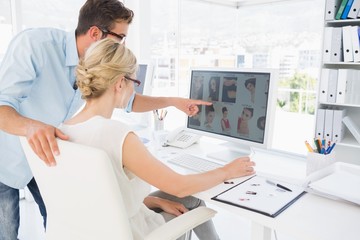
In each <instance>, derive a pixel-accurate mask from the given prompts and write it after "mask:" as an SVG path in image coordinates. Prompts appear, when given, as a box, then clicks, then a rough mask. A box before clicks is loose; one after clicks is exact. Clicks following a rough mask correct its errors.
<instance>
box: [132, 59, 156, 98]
mask: <svg viewBox="0 0 360 240" xmlns="http://www.w3.org/2000/svg"><path fill="white" fill-rule="evenodd" d="M138 66H139V67H138V70H137V72H136V78H137V79H138V80H140V82H141V84H140V86H136V87H135V91H136V92H137V93H140V94H147V95H148V94H150V93H149V89H151V85H152V77H153V69H152V66H151V65H150V64H149V63H139V65H138Z"/></svg>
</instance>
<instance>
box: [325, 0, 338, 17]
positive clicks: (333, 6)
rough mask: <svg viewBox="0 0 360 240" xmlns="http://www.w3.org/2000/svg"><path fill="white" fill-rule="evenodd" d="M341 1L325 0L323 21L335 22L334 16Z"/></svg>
mask: <svg viewBox="0 0 360 240" xmlns="http://www.w3.org/2000/svg"><path fill="white" fill-rule="evenodd" d="M340 4H341V0H327V1H326V5H325V20H327V21H331V20H335V15H336V12H337V10H338V9H339V7H340Z"/></svg>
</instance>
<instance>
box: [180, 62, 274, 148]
mask: <svg viewBox="0 0 360 240" xmlns="http://www.w3.org/2000/svg"><path fill="white" fill-rule="evenodd" d="M273 81H274V70H256V69H246V70H245V69H219V68H211V69H192V70H191V81H190V98H191V99H202V100H205V101H210V102H212V103H213V104H212V105H211V106H200V107H199V109H200V111H199V113H198V114H197V115H195V116H193V117H189V118H188V119H187V129H191V130H195V131H197V132H201V134H205V135H210V136H212V137H217V138H221V139H224V140H227V141H231V142H234V143H239V144H242V145H247V146H255V147H262V148H266V147H267V146H268V143H269V142H268V141H269V137H268V134H269V129H270V128H271V126H270V122H271V117H270V115H271V112H272V110H271V104H272V103H271V100H272V98H273V97H272V96H270V95H271V93H272V91H271V86H272V84H273Z"/></svg>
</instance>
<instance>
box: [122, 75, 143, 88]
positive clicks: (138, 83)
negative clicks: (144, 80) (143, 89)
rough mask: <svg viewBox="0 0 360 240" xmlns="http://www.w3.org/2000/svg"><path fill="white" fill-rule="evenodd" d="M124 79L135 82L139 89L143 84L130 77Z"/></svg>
mask: <svg viewBox="0 0 360 240" xmlns="http://www.w3.org/2000/svg"><path fill="white" fill-rule="evenodd" d="M124 78H125V79H127V80H130V81H132V82H134V83H135V85H136V86H137V87H138V86H140V84H141V82H140V81H139V80H137V79H133V78H131V77H128V76H124Z"/></svg>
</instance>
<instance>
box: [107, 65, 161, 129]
mask: <svg viewBox="0 0 360 240" xmlns="http://www.w3.org/2000/svg"><path fill="white" fill-rule="evenodd" d="M153 70H154V68H153V65H152V64H151V63H148V62H140V63H139V64H138V70H137V72H136V78H137V79H138V80H140V82H141V84H140V86H136V87H135V91H136V93H139V94H144V95H151V86H152V80H153ZM150 117H151V113H146V112H145V113H135V112H131V113H126V112H125V111H124V110H122V109H115V110H114V112H113V115H112V118H113V119H116V120H119V121H122V122H125V123H127V124H128V125H131V126H133V127H148V126H149V124H150Z"/></svg>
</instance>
